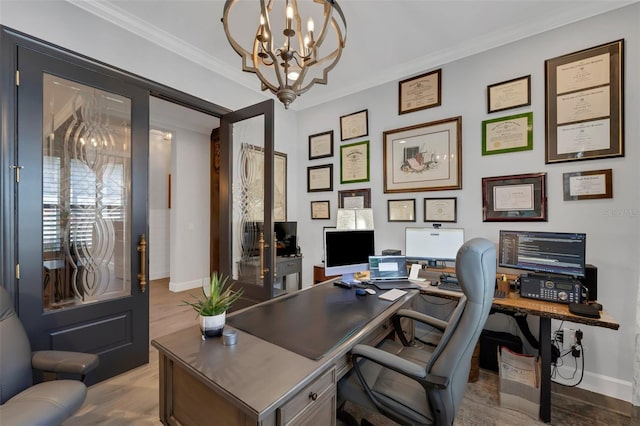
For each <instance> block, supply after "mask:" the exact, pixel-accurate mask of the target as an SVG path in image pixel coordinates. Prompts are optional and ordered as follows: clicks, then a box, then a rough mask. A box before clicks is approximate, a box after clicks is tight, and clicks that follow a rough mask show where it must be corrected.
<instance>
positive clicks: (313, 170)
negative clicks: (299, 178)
mask: <svg viewBox="0 0 640 426" xmlns="http://www.w3.org/2000/svg"><path fill="white" fill-rule="evenodd" d="M322 172H324V174H327V173H328V175H327V176H322V175H321V174H320V173H322ZM319 179H323V181H319ZM325 191H333V164H323V165H320V166H309V167H307V192H325Z"/></svg>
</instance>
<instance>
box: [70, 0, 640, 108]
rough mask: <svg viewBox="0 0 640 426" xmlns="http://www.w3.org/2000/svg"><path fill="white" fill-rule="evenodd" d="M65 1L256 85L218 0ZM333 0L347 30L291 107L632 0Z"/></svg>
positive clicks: (251, 21)
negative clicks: (327, 68) (317, 79)
mask: <svg viewBox="0 0 640 426" xmlns="http://www.w3.org/2000/svg"><path fill="white" fill-rule="evenodd" d="M67 1H68V2H70V3H72V4H74V5H76V6H77V7H80V8H83V9H85V10H87V11H89V12H91V13H93V14H95V15H98V16H100V17H102V18H103V19H105V20H107V21H109V22H111V23H113V24H115V25H118V26H120V27H122V28H123V29H125V30H127V31H131V32H132V33H135V34H137V35H139V36H141V37H144V38H145V39H147V40H149V41H151V42H153V43H156V44H158V45H160V46H163V47H165V48H167V49H170V50H172V51H174V52H175V53H177V54H179V55H181V56H183V57H184V58H185V59H187V60H190V61H193V62H195V63H198V64H200V65H202V66H205V67H207V68H209V69H211V70H212V71H214V72H216V73H218V74H221V75H223V76H225V77H227V78H230V79H232V80H234V81H237V82H238V83H240V84H242V85H244V86H247V87H249V88H251V89H253V90H255V91H256V92H259V91H260V84H259V81H258V79H257V77H255V76H254V75H253V74H249V73H244V72H242V70H241V67H242V64H241V60H240V57H239V56H238V55H237V54H236V53H235V51H233V49H232V48H231V46H230V45H229V43H228V41H227V39H226V37H225V35H224V31H223V28H222V23H221V22H220V18H221V17H222V11H223V7H224V3H225V2H224V1H223V0H207V1H205V0H156V1H150V0H103V1H99V2H97V1H91V2H89V1H86V0H67ZM241 1H249V0H241ZM251 1H254V2H257V1H258V0H251ZM298 1H299V2H302V1H303V0H298ZM337 1H338V3H339V4H340V6H341V8H342V10H343V12H344V15H345V17H346V21H347V30H348V35H347V43H346V47H345V49H344V51H343V54H342V59H341V60H340V62H339V63H338V64H337V66H336V67H335V68H334V69H333V70H332V71H331V72H330V73H329V78H328V83H327V85H326V86H322V85H316V86H314V87H313V88H311V90H309V91H308V92H307V93H305V94H303V95H302V96H300V97H299V98H298V99H297V100H296V101H295V102H294V103H293V104H292V105H291V108H292V109H298V110H299V109H304V108H308V107H311V106H314V105H317V104H320V103H322V102H326V101H329V100H332V99H336V98H339V97H342V96H345V95H348V94H351V93H355V92H358V91H361V90H364V89H367V88H370V87H374V86H377V85H380V84H383V83H387V82H389V81H399V80H402V79H404V78H407V77H410V76H412V75H417V74H420V73H423V72H426V71H429V70H431V69H435V68H438V67H441V66H442V65H444V64H446V63H448V62H451V61H454V60H456V59H459V58H463V57H466V56H469V55H472V54H475V53H478V52H482V51H485V50H488V49H491V48H494V47H498V46H501V45H504V44H506V43H510V42H513V41H516V40H519V39H522V38H525V37H528V36H531V35H534V34H538V33H540V32H544V31H547V30H550V29H553V28H557V27H560V26H563V25H566V24H568V23H571V22H575V21H578V20H581V19H585V18H588V17H590V16H594V15H597V14H600V13H604V12H607V11H609V10H613V9H616V8H619V7H622V6H625V5H628V4H631V3H635V2H637V1H638V0H634V1H613V0H598V1H585V0H572V1H555V0H543V1H525V0H500V1H485V0H464V1H463V0H446V1H445V0H441V1H437V0H422V1H420V0H337ZM245 22H246V24H247V31H250V32H255V30H256V28H255V25H256V22H257V18H256V17H253V16H251V17H247V19H246V21H245Z"/></svg>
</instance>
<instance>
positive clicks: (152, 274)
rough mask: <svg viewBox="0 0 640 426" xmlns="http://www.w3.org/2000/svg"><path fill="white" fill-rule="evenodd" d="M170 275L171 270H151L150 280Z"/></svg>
mask: <svg viewBox="0 0 640 426" xmlns="http://www.w3.org/2000/svg"><path fill="white" fill-rule="evenodd" d="M168 276H169V271H166V272H157V271H155V272H153V273H151V271H149V281H151V280H160V279H162V278H167V277H168Z"/></svg>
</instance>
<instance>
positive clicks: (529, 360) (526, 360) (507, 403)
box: [498, 347, 540, 419]
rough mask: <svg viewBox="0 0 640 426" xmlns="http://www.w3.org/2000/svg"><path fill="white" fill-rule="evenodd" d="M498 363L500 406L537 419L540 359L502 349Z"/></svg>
mask: <svg viewBox="0 0 640 426" xmlns="http://www.w3.org/2000/svg"><path fill="white" fill-rule="evenodd" d="M498 363H499V366H500V406H501V407H504V408H509V409H511V410H516V411H519V412H521V413H524V414H527V415H529V416H531V417H532V418H534V419H537V418H538V414H539V413H540V358H539V357H536V356H533V355H523V354H519V353H515V352H512V351H511V350H509V349H507V348H505V347H501V348H500V349H499V350H498Z"/></svg>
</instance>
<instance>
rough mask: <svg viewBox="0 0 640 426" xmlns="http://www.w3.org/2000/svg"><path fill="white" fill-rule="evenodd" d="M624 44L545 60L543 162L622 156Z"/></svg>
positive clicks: (600, 47)
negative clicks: (544, 149) (544, 144)
mask: <svg viewBox="0 0 640 426" xmlns="http://www.w3.org/2000/svg"><path fill="white" fill-rule="evenodd" d="M623 53H624V40H618V41H614V42H611V43H607V44H603V45H600V46H596V47H592V48H590V49H585V50H581V51H579V52H574V53H570V54H568V55H563V56H559V57H557V58H553V59H548V60H546V61H545V86H546V91H545V98H546V146H545V148H546V152H545V162H546V163H556V162H561V161H576V160H591V159H595V158H608V157H622V156H624V127H623V122H624V99H623V95H624V89H623V85H624V81H623V79H622V76H623V64H624V60H623Z"/></svg>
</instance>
